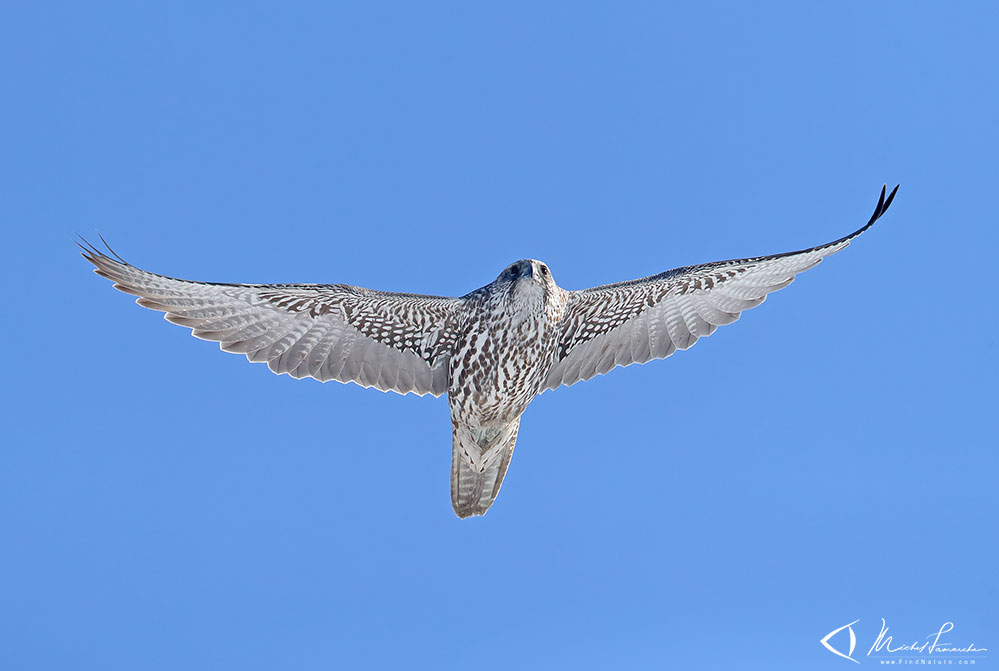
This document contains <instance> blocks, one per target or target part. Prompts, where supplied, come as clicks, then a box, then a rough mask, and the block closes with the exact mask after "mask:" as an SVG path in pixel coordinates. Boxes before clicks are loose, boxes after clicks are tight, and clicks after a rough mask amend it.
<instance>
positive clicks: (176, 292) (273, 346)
mask: <svg viewBox="0 0 999 671" xmlns="http://www.w3.org/2000/svg"><path fill="white" fill-rule="evenodd" d="M81 247H83V246H82V245H81ZM83 249H84V254H83V256H84V257H85V258H86V259H87V260H88V261H90V262H91V263H93V264H94V266H96V269H95V271H94V272H96V273H97V274H98V275H101V276H102V277H106V278H107V279H109V280H111V281H112V282H114V286H115V288H116V289H119V290H120V291H124V292H125V293H129V294H133V295H135V296H138V297H139V298H138V300H137V301H136V302H137V303H138V304H139V305H142V306H143V307H147V308H150V309H153V310H159V311H161V312H165V313H166V315H164V317H165V318H166V319H167V320H168V321H171V322H173V323H174V324H180V325H181V326H186V327H187V328H190V329H191V330H192V332H193V335H194V336H196V337H198V338H202V339H204V340H214V341H217V342H219V343H220V347H221V348H222V349H223V350H225V351H227V352H237V353H241V354H245V355H246V358H247V359H249V360H250V361H260V362H266V363H267V365H268V366H269V367H270V369H271V370H272V371H274V372H275V373H278V374H281V373H288V374H289V375H291V376H292V377H295V378H302V377H312V378H315V379H317V380H320V381H323V382H325V381H326V380H339V381H340V382H356V383H358V384H360V385H362V386H365V387H375V388H377V389H380V390H382V391H395V392H398V393H400V394H406V393H410V392H413V393H416V394H419V395H423V394H433V395H434V396H440V395H441V394H443V393H444V392H446V391H447V386H448V361H449V359H450V356H451V350H452V346H453V344H454V333H455V329H454V325H455V323H456V320H457V318H458V316H459V313H460V311H461V309H462V306H463V303H462V300H461V299H460V298H444V297H439V296H420V295H415V294H397V293H388V292H382V291H373V290H371V289H363V288H361V287H354V286H350V285H347V284H272V285H267V284H214V283H208V282H192V281H189V280H181V279H175V278H172V277H165V276H163V275H157V274H155V273H150V272H147V271H145V270H141V269H139V268H136V267H135V266H132V265H131V264H129V263H127V262H125V261H124V260H122V259H121V258H120V257H117V255H114V252H111V250H110V248H109V250H108V251H109V252H110V253H111V254H112V255H114V258H112V256H109V255H107V254H105V253H103V252H101V251H100V250H98V249H97V248H95V247H93V246H89V247H83Z"/></svg>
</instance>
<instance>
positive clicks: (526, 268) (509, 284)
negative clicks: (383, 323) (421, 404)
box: [448, 259, 568, 517]
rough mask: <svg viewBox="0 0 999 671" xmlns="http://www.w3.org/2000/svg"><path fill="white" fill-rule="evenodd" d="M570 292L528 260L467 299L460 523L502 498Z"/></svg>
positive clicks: (455, 425)
mask: <svg viewBox="0 0 999 671" xmlns="http://www.w3.org/2000/svg"><path fill="white" fill-rule="evenodd" d="M567 294H568V292H566V291H565V290H564V289H561V288H560V287H558V286H557V285H556V284H555V281H554V280H553V279H552V276H551V273H550V271H549V270H548V267H547V266H546V265H545V264H543V263H541V262H540V261H536V260H533V259H525V260H523V261H518V262H516V263H514V264H512V265H510V266H509V267H508V268H507V269H506V270H504V271H503V272H502V273H501V274H500V276H499V277H497V278H496V280H495V281H494V282H492V283H491V284H489V285H487V286H485V287H482V288H481V289H479V290H477V291H474V292H472V293H471V294H469V295H468V296H466V297H465V299H466V300H467V301H468V306H469V309H468V310H467V311H466V314H467V317H466V319H465V320H464V321H463V322H462V323H461V324H460V325H459V326H458V328H457V332H458V337H457V340H456V343H455V344H456V346H455V350H454V355H453V356H452V357H451V367H450V375H449V377H450V381H451V383H450V386H449V387H448V402H449V404H450V406H451V428H452V465H451V478H452V481H451V482H452V486H451V491H452V503H453V505H454V508H455V511H456V512H457V513H458V515H460V516H462V517H466V516H467V515H472V514H477V513H478V514H481V513H484V512H485V511H486V509H487V508H488V507H489V504H490V503H492V500H493V499H494V498H495V496H496V494H497V493H498V492H499V485H500V484H501V483H502V481H503V475H504V474H505V473H506V468H507V466H509V463H510V457H511V456H512V453H513V447H514V443H515V442H516V439H517V430H518V428H519V426H520V416H521V415H522V414H523V413H524V410H525V409H527V405H528V403H530V402H531V401H532V400H533V399H534V397H535V396H537V395H538V394H539V393H541V391H542V389H543V388H544V381H545V379H546V378H547V376H548V372H549V371H550V370H551V367H552V365H553V364H554V361H555V350H556V347H557V345H558V325H559V323H560V322H561V320H562V317H563V315H564V313H565V307H566V303H567V300H568V296H567ZM491 487H492V488H495V491H493V489H491Z"/></svg>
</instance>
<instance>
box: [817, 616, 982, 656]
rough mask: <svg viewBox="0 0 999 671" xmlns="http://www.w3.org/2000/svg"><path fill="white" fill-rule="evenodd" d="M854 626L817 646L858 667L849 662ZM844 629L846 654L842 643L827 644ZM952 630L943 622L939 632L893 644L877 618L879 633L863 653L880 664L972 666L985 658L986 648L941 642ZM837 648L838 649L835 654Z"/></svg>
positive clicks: (832, 634) (854, 641)
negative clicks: (848, 636) (965, 664)
mask: <svg viewBox="0 0 999 671" xmlns="http://www.w3.org/2000/svg"><path fill="white" fill-rule="evenodd" d="M858 622H860V620H859V619H857V620H854V621H853V622H851V623H850V624H844V625H843V626H842V627H839V628H838V629H833V630H832V631H830V632H829V633H828V634H826V635H825V636H824V637H823V638H822V640H820V641H819V643H821V644H822V647H824V648H825V649H826V650H828V651H829V652H831V653H832V654H834V655H836V656H837V657H842V658H843V659H849V660H850V661H851V662H854V663H856V664H860V660H859V659H854V658H853V651H854V650H856V648H857V634H856V633H855V632H854V631H853V625H855V624H857V623H858ZM844 629H846V630H847V631H848V632H849V633H850V649H849V650H848V651H847V652H843V650H842V648H844V647H846V645H845V643H844V642H839V643H837V644H836V647H835V648H834V647H833V645H832V643H830V642H829V639H831V638H834V637H835V636H836V635H837V634H839V633H840V632H841V631H843V630H844ZM953 630H954V623H953V622H944V623H943V625H941V627H940V629H938V630H937V631H935V632H933V633H932V634H930V635H928V636H926V637H925V638H924V639H923V640H918V639H903V640H901V641H897V642H896V641H895V640H894V639H895V638H896V636H895V635H893V634H889V633H888V632H889V627H888V623H887V622H886V621H885V619H884V618H881V631H880V632H879V633H878V637H877V639H875V640H874V643H873V644H872V645H871V649H870V650H868V651H867V657H871V658H875V659H879V660H880V663H881V664H903V663H905V664H916V663H919V664H952V663H954V662H953V660H958V661H957V663H958V664H964V663H970V664H974V663H975V660H976V659H984V658H985V654H986V653H987V652H988V651H989V649H988V648H979V647H978V646H976V645H975V644H974V643H970V644H968V645H955V644H954V643H951V642H949V641H945V640H941V639H942V638H943V636H944V635H945V634H949V633H950V632H952V631H953ZM837 648H840V649H838V650H837ZM861 659H863V658H861Z"/></svg>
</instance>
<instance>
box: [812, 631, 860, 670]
mask: <svg viewBox="0 0 999 671" xmlns="http://www.w3.org/2000/svg"><path fill="white" fill-rule="evenodd" d="M858 622H860V620H854V621H853V622H851V623H850V624H844V625H843V626H842V627H840V628H839V629H833V630H832V631H830V632H829V633H828V634H826V635H825V637H824V638H823V639H822V640H821V641H819V643H821V644H822V645H824V646H825V647H826V650H828V651H829V652H831V653H832V654H834V655H839V656H840V657H842V658H843V659H849V660H850V661H851V662H856V663H857V664H860V662H858V661H857V660H856V659H854V658H853V650H854V648H856V647H857V635H856V634H855V633H853V625H855V624H857V623H858ZM844 629H849V630H850V652H849V653H847V654H845V655H844V654H843V653H842V652H840V651H839V650H837V649H836V648H834V647H832V646H831V645H829V639H830V638H832V637H833V636H835V635H836V634H838V633H839V632H841V631H843V630H844Z"/></svg>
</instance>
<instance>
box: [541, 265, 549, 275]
mask: <svg viewBox="0 0 999 671" xmlns="http://www.w3.org/2000/svg"><path fill="white" fill-rule="evenodd" d="M541 274H542V275H547V274H548V266H541Z"/></svg>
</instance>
